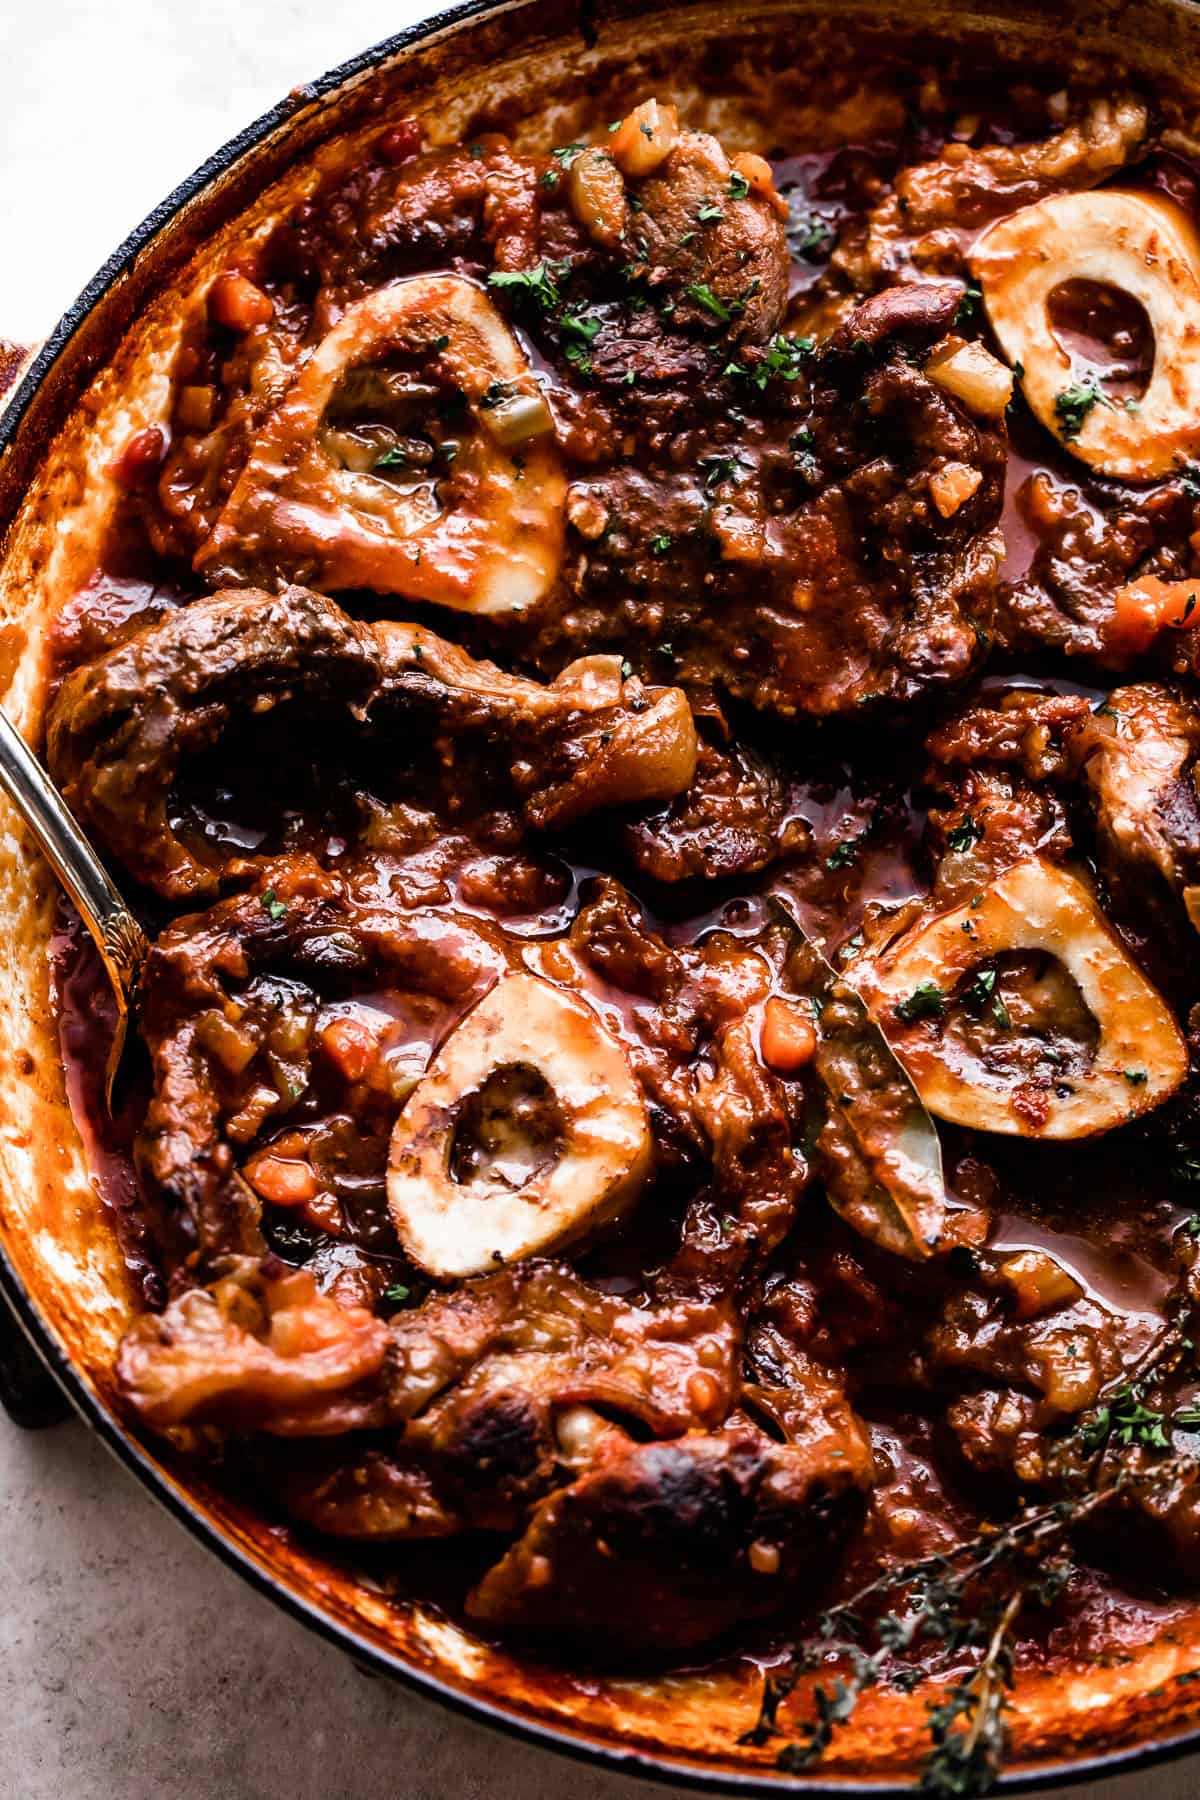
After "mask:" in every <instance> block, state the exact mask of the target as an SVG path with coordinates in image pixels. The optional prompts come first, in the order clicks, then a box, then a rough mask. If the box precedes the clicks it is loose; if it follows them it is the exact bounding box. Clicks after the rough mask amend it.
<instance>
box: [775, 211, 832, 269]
mask: <svg viewBox="0 0 1200 1800" xmlns="http://www.w3.org/2000/svg"><path fill="white" fill-rule="evenodd" d="M836 235H837V234H836V232H835V231H834V228H833V226H832V225H831V224H830V223H829V220H828V219H823V218H822V217H821V215H820V213H805V212H793V213H792V214H791V217H790V218H789V219H788V226H787V241H788V249H789V250H790V251H791V253H792V255H793V256H803V257H804V258H805V259H806V260H807V261H809V262H819V261H820V260H821V258H822V257H823V256H826V255H827V254H828V253H829V250H830V249H831V247H832V245H833V240H834V238H835V237H836Z"/></svg>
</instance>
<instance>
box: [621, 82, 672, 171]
mask: <svg viewBox="0 0 1200 1800" xmlns="http://www.w3.org/2000/svg"><path fill="white" fill-rule="evenodd" d="M678 135H679V114H678V113H677V112H676V111H675V108H674V107H673V106H660V105H659V103H658V101H657V100H643V101H642V104H641V105H640V106H635V107H634V109H633V111H632V112H631V113H629V114H628V115H627V116H626V117H625V118H624V119H622V120H621V121H620V123H619V124H618V126H617V129H616V131H615V132H614V133H613V135H612V139H611V142H610V143H609V146H608V148H609V150H610V152H611V154H612V159H613V161H614V162H615V163H616V165H617V167H618V169H620V171H621V173H622V175H632V176H634V177H635V178H636V177H637V176H641V175H649V174H650V172H651V171H652V170H653V169H657V167H658V165H659V164H660V163H661V162H665V161H666V159H667V157H668V156H669V155H670V154H671V151H672V150H673V149H674V148H675V140H676V138H677V137H678Z"/></svg>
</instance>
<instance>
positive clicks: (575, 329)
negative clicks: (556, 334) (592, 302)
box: [559, 313, 601, 344]
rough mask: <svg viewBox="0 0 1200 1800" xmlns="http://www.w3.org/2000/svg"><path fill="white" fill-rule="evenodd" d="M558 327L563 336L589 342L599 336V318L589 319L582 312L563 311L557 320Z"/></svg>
mask: <svg viewBox="0 0 1200 1800" xmlns="http://www.w3.org/2000/svg"><path fill="white" fill-rule="evenodd" d="M559 329H560V331H561V332H562V334H563V336H564V337H572V338H577V339H579V340H580V341H581V342H582V343H585V344H590V343H591V342H592V341H593V339H595V338H597V337H599V335H600V329H601V324H600V320H599V319H589V318H587V317H585V315H584V314H583V313H564V314H563V316H562V318H561V319H560V320H559Z"/></svg>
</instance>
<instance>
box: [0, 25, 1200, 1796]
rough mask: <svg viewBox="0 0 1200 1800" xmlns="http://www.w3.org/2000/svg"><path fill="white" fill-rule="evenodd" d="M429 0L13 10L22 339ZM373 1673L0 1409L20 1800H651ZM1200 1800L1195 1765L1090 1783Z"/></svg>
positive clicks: (3, 281)
mask: <svg viewBox="0 0 1200 1800" xmlns="http://www.w3.org/2000/svg"><path fill="white" fill-rule="evenodd" d="M426 10H430V9H429V8H428V7H426V6H424V5H422V4H420V3H419V0H418V3H415V4H414V0H392V3H390V4H385V3H384V0H342V3H341V4H334V5H317V4H315V3H313V0H309V3H308V4H301V3H299V0H0V71H3V77H4V83H3V102H2V103H0V225H2V226H3V243H4V246H5V251H4V255H3V257H2V258H0V335H6V336H15V337H24V338H26V339H34V338H38V337H41V336H44V335H45V333H46V332H47V330H48V329H49V328H50V326H51V325H52V324H53V323H54V321H55V320H56V319H57V317H58V315H59V314H60V313H61V312H62V311H63V309H64V308H65V306H66V305H67V304H68V303H69V302H70V300H71V299H72V298H73V296H74V294H75V293H76V292H77V290H78V289H79V288H80V287H81V286H82V285H83V284H84V282H85V281H86V280H87V278H88V277H89V276H90V275H91V273H92V272H93V270H94V269H95V268H96V267H97V266H98V264H99V263H100V262H102V261H103V260H104V258H105V257H106V256H107V254H108V253H109V251H110V250H111V249H112V248H113V247H114V246H115V244H116V243H117V241H118V240H119V239H120V238H121V237H122V236H123V235H124V234H125V232H126V231H128V230H129V229H130V228H131V227H132V226H133V225H135V224H136V223H137V221H138V220H139V219H140V218H141V217H142V216H143V214H145V213H146V212H148V211H149V210H150V208H151V207H152V206H153V205H154V204H155V203H156V202H157V201H158V200H160V199H161V198H162V197H163V196H164V195H165V194H166V193H167V192H168V191H169V189H170V188H171V187H172V186H173V185H174V184H175V182H176V181H178V180H179V179H180V178H181V177H182V176H184V175H186V174H187V173H188V172H189V171H190V170H191V169H192V168H193V167H195V166H196V164H197V163H199V162H201V161H203V160H204V158H205V157H206V156H207V155H208V154H209V153H210V152H211V151H212V150H213V149H214V148H215V147H216V146H217V145H218V144H219V143H221V142H222V141H223V140H224V139H225V138H227V137H229V136H231V135H232V134H233V133H234V132H235V131H236V130H237V129H238V128H239V127H240V126H241V125H243V124H244V123H246V122H247V121H248V120H249V119H250V118H252V117H253V116H254V115H255V114H256V113H258V112H260V111H261V110H263V108H264V107H266V106H268V105H270V104H271V103H272V102H273V101H274V100H275V99H277V98H278V97H279V96H280V95H281V94H282V93H284V92H286V90H287V89H288V88H289V87H291V86H292V85H294V84H295V83H296V82H299V81H302V80H305V79H306V78H309V77H311V76H313V75H315V74H317V73H319V72H320V71H321V70H323V69H325V68H327V67H329V66H330V65H331V64H333V63H335V62H337V61H340V60H341V59H342V58H344V57H346V56H348V55H351V54H353V52H355V51H356V50H358V49H360V48H362V47H363V46H364V45H366V44H369V43H372V42H375V41H376V40H378V39H379V38H382V37H385V36H387V35H389V34H390V33H391V32H393V31H395V30H397V29H399V28H400V27H401V26H402V25H403V24H405V23H406V22H407V20H408V19H410V18H413V17H416V16H418V15H419V14H420V13H421V12H423V11H426ZM665 1792H666V1790H664V1789H662V1788H659V1787H654V1786H651V1785H650V1784H648V1783H644V1782H639V1781H631V1780H628V1779H625V1778H621V1777H617V1776H612V1775H608V1774H601V1773H598V1772H596V1771H594V1770H590V1769H587V1768H584V1767H581V1766H579V1765H577V1764H574V1763H570V1762H567V1761H564V1760H562V1759H560V1758H558V1757H552V1756H550V1755H548V1754H546V1753H544V1752H540V1751H536V1750H533V1749H529V1748H527V1747H525V1746H523V1745H520V1744H515V1743H512V1742H510V1741H508V1740H506V1739H502V1738H499V1737H497V1736H495V1735H494V1734H492V1733H490V1732H487V1731H485V1730H483V1729H482V1728H481V1727H477V1726H471V1725H468V1724H466V1723H465V1722H463V1721H462V1720H459V1719H457V1718H454V1717H452V1716H450V1715H449V1714H444V1713H442V1712H441V1711H440V1710H438V1709H435V1708H434V1707H432V1706H431V1705H429V1704H427V1703H424V1702H420V1701H418V1700H416V1699H414V1698H413V1697H411V1696H410V1695H408V1694H406V1693H405V1692H403V1691H402V1690H400V1689H398V1688H393V1687H390V1686H389V1685H388V1684H386V1683H384V1682H382V1681H379V1680H377V1679H370V1678H368V1677H366V1676H364V1675H362V1674H360V1673H359V1672H358V1671H357V1670H356V1669H355V1668H354V1667H353V1666H352V1664H351V1663H350V1662H349V1661H348V1660H347V1659H346V1658H345V1657H343V1656H342V1655H340V1654H339V1653H338V1652H336V1651H334V1650H332V1649H330V1648H329V1647H328V1646H327V1645H325V1644H323V1643H321V1642H319V1641H318V1640H317V1639H315V1638H313V1637H311V1636H309V1635H307V1634H306V1633H305V1632H303V1631H302V1630H301V1628H300V1627H299V1626H297V1625H295V1624H293V1623H292V1622H291V1621H290V1620H288V1619H285V1618H284V1617H283V1616H282V1615H281V1614H279V1613H278V1612H276V1611H275V1610H274V1609H273V1608H272V1607H271V1606H270V1604H269V1603H268V1602H267V1601H266V1600H264V1599H262V1598H261V1597H260V1596H259V1595H257V1594H255V1593H253V1592H251V1591H250V1590H249V1589H248V1588H246V1587H245V1586H244V1585H243V1584H242V1583H241V1582H239V1581H238V1580H237V1579H236V1578H235V1577H234V1576H233V1575H231V1574H230V1573H229V1572H228V1571H227V1570H226V1569H225V1568H223V1567H222V1566H221V1565H220V1564H218V1563H217V1562H216V1561H215V1560H214V1559H213V1558H211V1557H210V1556H209V1555H208V1554H207V1553H206V1552H204V1551H202V1550H201V1549H199V1547H198V1546H197V1545H195V1544H194V1543H192V1542H191V1540H190V1539H189V1538H188V1537H187V1536H186V1535H185V1533H184V1532H183V1531H182V1530H181V1529H180V1528H179V1527H178V1526H177V1525H176V1524H175V1523H174V1522H173V1521H172V1520H170V1519H168V1518H167V1517H166V1516H165V1515H163V1514H161V1513H160V1512H159V1511H158V1510H157V1509H156V1508H155V1507H154V1506H153V1505H152V1503H151V1502H150V1501H149V1500H148V1499H147V1498H146V1497H145V1496H144V1495H143V1494H142V1493H141V1492H140V1490H139V1489H138V1488H137V1487H136V1485H135V1484H134V1482H133V1481H132V1479H131V1478H130V1477H129V1476H128V1475H127V1474H126V1473H125V1472H124V1471H123V1470H122V1469H120V1468H119V1467H118V1466H117V1465H116V1464H114V1463H112V1462H110V1460H109V1459H108V1457H107V1455H106V1453H105V1452H104V1451H102V1450H101V1449H100V1448H99V1446H98V1445H97V1444H95V1442H94V1441H92V1440H91V1439H90V1438H89V1436H88V1435H87V1434H86V1433H85V1431H84V1430H83V1428H82V1427H81V1426H79V1425H77V1424H70V1425H65V1426H61V1427H59V1428H57V1429H55V1430H53V1431H50V1432H45V1433H40V1434H25V1433H22V1432H19V1431H17V1430H16V1429H15V1428H14V1427H13V1426H11V1425H10V1424H9V1423H8V1421H7V1420H6V1419H4V1418H3V1416H0V1796H3V1797H4V1800H9V1797H11V1800H159V1797H160V1796H165V1795H170V1796H171V1797H172V1800H218V1796H219V1797H220V1800H326V1797H327V1796H342V1795H345V1796H349V1797H350V1800H383V1797H384V1796H393V1795H395V1796H403V1797H404V1800H477V1797H478V1800H529V1796H530V1795H531V1794H535V1795H539V1796H544V1797H545V1800H650V1796H652V1795H657V1794H663V1793H665ZM1073 1792H1074V1793H1076V1794H1077V1795H1078V1796H1079V1800H1133V1797H1134V1796H1142V1795H1149V1794H1152V1795H1153V1796H1154V1800H1185V1796H1189V1797H1190V1796H1194V1795H1196V1794H1197V1793H1198V1792H1200V1772H1198V1771H1197V1769H1196V1767H1195V1765H1191V1766H1185V1765H1182V1764H1174V1765H1172V1766H1170V1767H1167V1768H1162V1769H1158V1770H1154V1771H1152V1772H1150V1773H1147V1774H1144V1775H1136V1774H1135V1775H1131V1776H1126V1777H1123V1778H1121V1779H1119V1780H1115V1781H1111V1782H1105V1783H1103V1784H1095V1785H1090V1786H1086V1787H1082V1788H1078V1789H1075V1790H1073Z"/></svg>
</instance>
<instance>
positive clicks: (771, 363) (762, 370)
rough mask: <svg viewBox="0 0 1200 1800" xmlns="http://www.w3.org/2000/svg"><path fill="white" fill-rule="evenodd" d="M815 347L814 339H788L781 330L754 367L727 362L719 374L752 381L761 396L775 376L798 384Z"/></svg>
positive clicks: (738, 379)
mask: <svg viewBox="0 0 1200 1800" xmlns="http://www.w3.org/2000/svg"><path fill="white" fill-rule="evenodd" d="M815 346H816V339H815V338H810V337H787V336H785V334H784V333H783V332H782V331H780V332H777V333H776V335H775V336H774V337H773V338H772V339H771V342H770V343H769V344H768V345H767V348H766V349H765V350H764V351H763V352H762V353H761V355H760V356H759V358H758V361H757V362H756V363H755V364H754V366H753V368H750V367H748V366H747V365H746V364H745V363H740V362H730V363H726V364H725V367H724V368H723V369H722V371H721V373H722V374H723V375H731V376H733V378H734V379H735V380H737V381H752V382H753V383H754V385H755V387H756V388H758V390H759V391H760V393H761V392H762V390H763V389H764V388H765V387H766V385H767V383H768V382H769V381H770V380H771V378H772V376H775V375H778V376H779V378H780V379H781V380H782V381H798V380H799V378H800V375H801V373H802V371H803V368H804V363H805V361H806V360H807V358H808V357H810V356H811V355H812V353H813V350H814V348H815Z"/></svg>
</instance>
